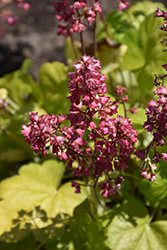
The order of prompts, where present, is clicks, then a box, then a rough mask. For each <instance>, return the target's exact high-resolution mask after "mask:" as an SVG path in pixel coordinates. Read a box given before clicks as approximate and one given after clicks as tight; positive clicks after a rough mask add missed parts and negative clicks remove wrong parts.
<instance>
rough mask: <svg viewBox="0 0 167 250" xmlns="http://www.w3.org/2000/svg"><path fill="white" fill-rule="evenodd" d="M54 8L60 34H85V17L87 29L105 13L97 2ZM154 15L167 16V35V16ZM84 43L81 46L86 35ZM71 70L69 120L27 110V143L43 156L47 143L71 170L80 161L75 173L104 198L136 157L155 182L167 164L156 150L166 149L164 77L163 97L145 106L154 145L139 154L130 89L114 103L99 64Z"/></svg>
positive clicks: (88, 61) (86, 59)
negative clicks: (158, 166) (120, 109)
mask: <svg viewBox="0 0 167 250" xmlns="http://www.w3.org/2000/svg"><path fill="white" fill-rule="evenodd" d="M53 5H54V7H55V10H56V11H57V12H59V13H60V14H58V15H56V17H57V20H58V21H61V20H64V21H65V22H66V24H59V26H58V34H59V35H60V34H61V35H64V36H70V37H71V34H72V33H73V32H79V33H81V34H82V32H83V31H84V30H86V26H85V25H84V24H83V19H84V18H85V19H86V21H87V23H88V25H91V24H92V23H95V20H96V14H97V12H99V13H102V9H101V6H100V3H99V2H94V4H93V5H92V6H91V7H88V6H87V5H86V1H76V2H75V3H74V4H73V5H69V3H68V0H63V1H60V2H56V3H53ZM127 6H128V3H127V2H121V1H119V9H120V10H123V9H125V8H126V7H127ZM156 16H163V17H164V19H165V23H164V24H163V25H162V27H161V29H163V30H165V31H166V30H167V29H166V24H167V22H166V20H167V13H165V12H161V11H160V10H159V9H158V10H157V14H156ZM164 41H166V39H164ZM164 41H163V42H164ZM81 43H82V48H83V37H82V36H81ZM82 51H84V50H82ZM76 58H77V56H76ZM162 66H163V67H164V68H165V69H167V65H166V64H165V65H162ZM73 67H74V69H75V72H70V73H68V75H69V76H70V80H69V84H70V86H69V92H70V96H69V97H68V98H69V100H70V102H71V106H70V108H69V112H70V113H69V114H67V115H66V116H64V115H61V114H59V116H56V115H54V114H52V115H42V116H38V113H31V112H29V116H30V123H29V124H28V125H23V126H22V127H23V130H22V133H23V134H24V136H25V138H26V142H27V143H29V144H31V148H32V149H33V150H35V152H36V153H38V152H42V154H43V155H45V154H46V146H48V145H49V146H50V147H51V148H52V153H53V154H54V155H56V156H57V157H58V158H59V159H60V160H62V161H64V162H66V164H67V168H72V167H73V166H74V164H75V166H76V162H77V167H75V170H74V171H73V172H72V174H73V175H74V176H76V177H82V178H83V179H84V180H85V185H88V186H89V185H90V180H91V179H93V180H94V184H93V187H96V185H97V183H98V184H99V183H100V184H99V186H100V188H101V189H102V195H103V196H105V197H107V196H108V195H113V194H115V193H116V192H117V190H118V189H120V188H121V184H122V182H123V180H124V179H123V177H122V176H121V171H122V170H125V169H126V168H127V167H128V163H129V160H130V158H131V157H132V155H133V154H134V155H136V156H137V157H139V158H140V159H141V160H142V164H141V175H142V177H144V178H145V179H148V180H149V181H154V180H155V178H156V176H155V170H156V163H157V162H159V160H160V158H162V159H163V160H164V161H167V154H166V153H161V152H160V151H159V150H158V149H157V147H158V146H163V145H164V137H166V136H167V120H166V117H167V105H166V103H167V100H166V98H167V90H166V88H165V87H164V85H163V79H164V77H165V76H164V77H158V76H156V78H155V82H154V86H155V87H156V90H155V91H154V94H155V95H158V96H159V98H158V100H157V101H154V100H152V101H151V102H149V106H148V107H147V108H146V116H147V121H146V122H145V123H144V128H145V129H146V130H148V132H150V133H151V134H152V141H151V142H150V144H149V145H148V147H147V148H145V149H142V150H137V151H136V150H135V147H134V144H135V143H136V142H137V131H136V130H135V129H134V128H133V126H132V124H131V121H130V120H129V118H128V112H131V113H136V112H137V108H136V107H135V108H132V109H129V110H128V109H127V108H126V102H127V101H128V96H127V95H125V93H126V91H127V90H126V88H125V87H121V86H117V87H116V89H115V93H116V96H117V97H116V98H115V100H114V101H111V100H110V97H108V96H107V95H106V93H107V86H106V83H105V80H106V79H105V76H104V75H102V74H101V72H100V71H99V70H100V61H99V60H96V59H95V57H91V56H89V55H86V54H84V55H83V56H82V57H81V59H80V60H77V61H76V62H75V63H74V64H73ZM121 104H122V105H123V107H124V117H123V116H120V115H119V114H118V111H117V108H118V105H121ZM64 121H68V122H70V126H69V127H68V126H66V125H63V122H64ZM86 135H87V136H86ZM150 150H153V152H154V155H153V157H152V159H151V158H150V157H149V153H150ZM114 173H115V175H113V174H114ZM99 180H101V181H99ZM91 185H92V184H91ZM72 186H73V187H75V192H76V193H80V186H81V184H79V183H78V182H76V181H72Z"/></svg>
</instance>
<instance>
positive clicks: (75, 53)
mask: <svg viewBox="0 0 167 250" xmlns="http://www.w3.org/2000/svg"><path fill="white" fill-rule="evenodd" d="M69 36H70V38H71V44H72V48H73V51H74V55H75V57H76V60H79V57H78V54H77V50H76V47H75V45H74V39H73V37H72V35H71V34H70V33H69Z"/></svg>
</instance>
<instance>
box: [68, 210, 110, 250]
mask: <svg viewBox="0 0 167 250" xmlns="http://www.w3.org/2000/svg"><path fill="white" fill-rule="evenodd" d="M71 236H72V239H73V244H74V247H75V249H76V250H81V249H82V250H94V249H96V250H101V249H103V250H109V248H108V247H107V246H106V244H105V241H106V239H107V236H106V229H105V228H104V227H103V225H102V223H99V222H98V221H93V220H92V219H91V218H90V215H88V214H86V215H84V216H81V217H76V218H75V220H74V223H73V224H72V231H71Z"/></svg>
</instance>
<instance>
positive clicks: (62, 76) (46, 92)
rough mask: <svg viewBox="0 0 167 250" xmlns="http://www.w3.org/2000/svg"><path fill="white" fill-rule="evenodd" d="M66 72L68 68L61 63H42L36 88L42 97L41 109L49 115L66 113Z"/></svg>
mask: <svg viewBox="0 0 167 250" xmlns="http://www.w3.org/2000/svg"><path fill="white" fill-rule="evenodd" d="M67 72H68V68H67V67H66V66H65V65H64V64H63V63H61V62H53V63H44V64H43V65H42V66H41V67H40V70H39V76H38V86H39V89H40V91H41V93H42V96H43V107H44V108H45V109H46V110H47V112H48V113H50V114H52V113H54V114H59V113H63V114H64V113H65V114H66V113H67V110H68V107H69V101H68V100H67V99H66V98H67V94H68V85H69V83H68V76H67ZM62 100H63V102H62Z"/></svg>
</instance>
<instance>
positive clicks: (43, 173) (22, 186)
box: [0, 160, 87, 241]
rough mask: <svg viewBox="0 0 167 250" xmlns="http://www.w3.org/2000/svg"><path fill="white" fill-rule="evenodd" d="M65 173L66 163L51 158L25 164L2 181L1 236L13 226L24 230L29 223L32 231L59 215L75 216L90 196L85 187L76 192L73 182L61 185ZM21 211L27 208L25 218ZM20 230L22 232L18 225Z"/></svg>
mask: <svg viewBox="0 0 167 250" xmlns="http://www.w3.org/2000/svg"><path fill="white" fill-rule="evenodd" d="M63 174H64V165H63V163H61V162H58V161H55V160H47V161H45V162H44V163H43V164H42V165H39V164H37V163H30V164H28V165H24V166H22V167H21V168H20V169H19V175H17V176H13V177H11V178H8V179H6V180H3V181H2V182H1V185H0V198H1V199H2V201H1V202H0V211H1V212H0V221H1V222H2V225H3V226H1V228H0V235H2V238H3V240H4V237H5V236H6V235H5V233H6V232H9V233H10V230H12V227H13V228H14V229H16V228H17V227H19V228H20V229H22V228H24V224H26V225H27V231H26V232H27V233H28V232H29V230H30V229H31V228H32V229H34V228H35V229H36V227H37V228H44V227H47V226H48V225H50V224H52V223H53V221H52V220H53V219H54V218H55V217H56V216H58V215H59V214H62V213H63V214H67V215H69V216H72V215H73V211H74V208H75V207H76V206H78V205H79V204H80V203H82V202H83V201H84V200H85V199H86V197H87V192H86V190H85V189H84V188H82V193H81V194H79V195H77V194H75V193H74V189H73V188H72V187H71V183H70V182H67V183H65V184H64V185H62V186H61V187H60V188H59V186H60V183H61V180H62V177H63ZM58 188H59V189H58ZM20 211H24V213H23V215H24V216H23V219H24V220H23V219H22V217H20ZM29 214H30V215H29ZM27 217H28V218H27ZM40 218H41V219H40ZM14 222H15V224H14ZM16 222H17V225H16ZM23 222H24V223H23ZM27 223H28V224H27ZM22 224H23V225H22ZM15 231H16V230H15ZM15 231H14V232H15ZM17 231H18V233H19V229H18V228H17ZM26 232H25V234H26ZM20 233H21V230H20ZM3 234H4V235H3ZM24 237H25V236H24ZM21 238H22V235H17V236H15V233H14V234H13V238H11V240H13V241H17V240H20V239H21Z"/></svg>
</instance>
